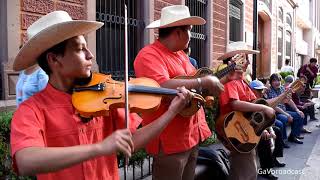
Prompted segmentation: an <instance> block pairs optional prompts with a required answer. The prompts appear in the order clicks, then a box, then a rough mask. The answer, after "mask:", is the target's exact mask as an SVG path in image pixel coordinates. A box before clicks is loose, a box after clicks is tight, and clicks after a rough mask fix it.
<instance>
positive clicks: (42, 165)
mask: <svg viewBox="0 0 320 180" xmlns="http://www.w3.org/2000/svg"><path fill="white" fill-rule="evenodd" d="M102 25H103V23H100V22H96V21H85V20H77V21H74V20H72V19H71V17H70V16H69V15H68V14H67V13H66V12H64V11H54V12H52V13H49V14H47V15H45V16H43V17H42V18H40V19H39V20H37V21H36V22H35V23H33V24H32V25H31V26H30V27H29V28H28V30H27V33H28V38H29V40H28V41H27V42H26V44H25V45H24V46H23V47H22V48H21V50H20V51H19V53H18V55H17V57H16V58H15V62H14V65H13V68H14V70H17V71H18V70H21V69H25V68H27V67H29V66H32V65H33V64H35V63H36V62H37V61H38V63H39V65H40V67H41V68H42V69H43V70H44V71H45V72H46V73H47V74H48V75H49V83H48V85H47V87H46V88H45V89H44V90H43V91H41V92H39V93H38V94H36V95H34V96H32V97H31V98H30V99H28V100H27V101H25V102H23V103H22V104H21V105H20V106H19V108H18V109H17V111H16V112H15V114H14V116H13V120H12V124H11V151H12V152H11V153H12V157H13V161H14V162H13V163H14V167H15V169H16V170H17V172H18V173H19V174H21V175H37V178H38V179H39V180H41V179H68V180H72V179H77V180H78V179H90V180H91V179H105V180H107V179H108V180H109V179H115V180H116V179H119V175H118V166H117V159H116V153H117V152H122V153H124V154H125V155H126V156H129V157H130V156H131V154H132V153H133V151H134V150H136V149H138V148H140V147H143V146H144V144H145V143H147V142H148V141H149V140H151V139H152V138H153V137H155V136H156V135H158V134H159V133H160V132H161V131H162V130H163V129H164V128H165V127H166V125H167V124H168V123H169V122H170V121H171V120H172V119H173V117H175V116H176V115H177V113H178V112H179V111H180V110H181V109H182V108H183V107H184V106H185V105H186V104H187V103H188V102H189V101H190V99H191V97H192V93H190V91H188V90H186V89H185V88H179V93H178V96H177V97H175V98H174V99H173V100H172V102H171V104H170V107H169V109H168V110H167V111H166V112H165V113H164V114H162V115H161V116H160V117H159V118H158V119H157V120H156V121H154V122H153V123H151V124H149V125H148V126H145V127H143V128H141V129H139V130H137V131H135V132H134V133H133V134H131V131H134V129H135V128H136V127H137V125H138V124H139V123H140V121H141V119H140V118H139V117H138V116H137V115H136V114H131V116H130V118H129V119H131V120H130V130H129V129H124V127H125V126H124V124H125V123H124V113H123V112H124V111H123V109H122V110H119V109H117V110H111V111H110V112H109V113H110V115H109V116H100V117H94V118H92V119H91V120H90V121H89V122H82V121H81V118H80V117H79V116H78V115H77V113H76V112H75V109H74V107H73V105H72V102H71V93H72V89H73V87H74V86H75V85H76V84H77V82H80V81H79V80H80V79H83V78H86V79H87V78H88V77H90V75H91V66H92V59H93V58H94V57H93V55H92V53H91V52H90V50H89V49H88V47H87V43H86V40H85V38H84V36H83V34H87V33H89V32H92V31H95V30H96V29H98V28H100V27H101V26H102Z"/></svg>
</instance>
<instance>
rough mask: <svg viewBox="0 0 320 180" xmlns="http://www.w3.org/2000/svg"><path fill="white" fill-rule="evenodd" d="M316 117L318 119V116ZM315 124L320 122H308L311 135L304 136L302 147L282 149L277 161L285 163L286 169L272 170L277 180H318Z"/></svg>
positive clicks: (319, 151)
mask: <svg viewBox="0 0 320 180" xmlns="http://www.w3.org/2000/svg"><path fill="white" fill-rule="evenodd" d="M316 117H317V118H318V119H320V114H319V113H318V114H317V115H316ZM317 124H320V122H314V121H312V122H308V125H307V128H308V129H310V130H312V134H305V135H304V137H305V139H304V140H303V142H304V144H303V145H300V144H293V143H289V145H290V148H289V149H284V157H283V158H279V160H280V161H281V162H285V163H286V167H284V168H275V169H274V170H276V175H277V176H278V177H279V180H320V170H319V167H320V136H319V135H320V128H318V127H316V125H317ZM289 132H290V130H288V133H289ZM258 180H264V178H262V177H259V178H258Z"/></svg>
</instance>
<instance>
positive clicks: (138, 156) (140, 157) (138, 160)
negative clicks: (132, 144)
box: [117, 149, 148, 167]
mask: <svg viewBox="0 0 320 180" xmlns="http://www.w3.org/2000/svg"><path fill="white" fill-rule="evenodd" d="M147 157H148V153H147V152H146V151H145V150H144V149H140V150H138V151H136V152H135V153H133V154H132V156H131V157H130V159H129V165H132V164H133V163H134V164H135V165H138V166H140V165H141V164H143V162H144V160H145V159H146V158H147ZM117 158H118V162H119V165H118V167H124V161H125V156H124V155H123V154H122V153H118V155H117Z"/></svg>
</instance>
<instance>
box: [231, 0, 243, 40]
mask: <svg viewBox="0 0 320 180" xmlns="http://www.w3.org/2000/svg"><path fill="white" fill-rule="evenodd" d="M229 40H230V41H231V42H234V41H242V40H243V3H242V1H241V0H230V3H229Z"/></svg>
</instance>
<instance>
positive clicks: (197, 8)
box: [185, 0, 208, 67]
mask: <svg viewBox="0 0 320 180" xmlns="http://www.w3.org/2000/svg"><path fill="white" fill-rule="evenodd" d="M185 2H186V6H188V7H189V9H190V14H191V15H192V16H200V17H202V18H204V19H207V18H206V17H207V14H206V13H207V5H208V1H207V0H186V1H185ZM205 27H206V25H202V26H194V27H193V29H192V30H191V31H192V32H191V41H190V47H191V55H190V56H191V57H193V58H195V59H196V60H197V62H198V66H199V67H203V66H207V64H206V52H207V48H206V46H207V45H206V43H207V41H206V40H207V35H206V34H207V33H206V28H205Z"/></svg>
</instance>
